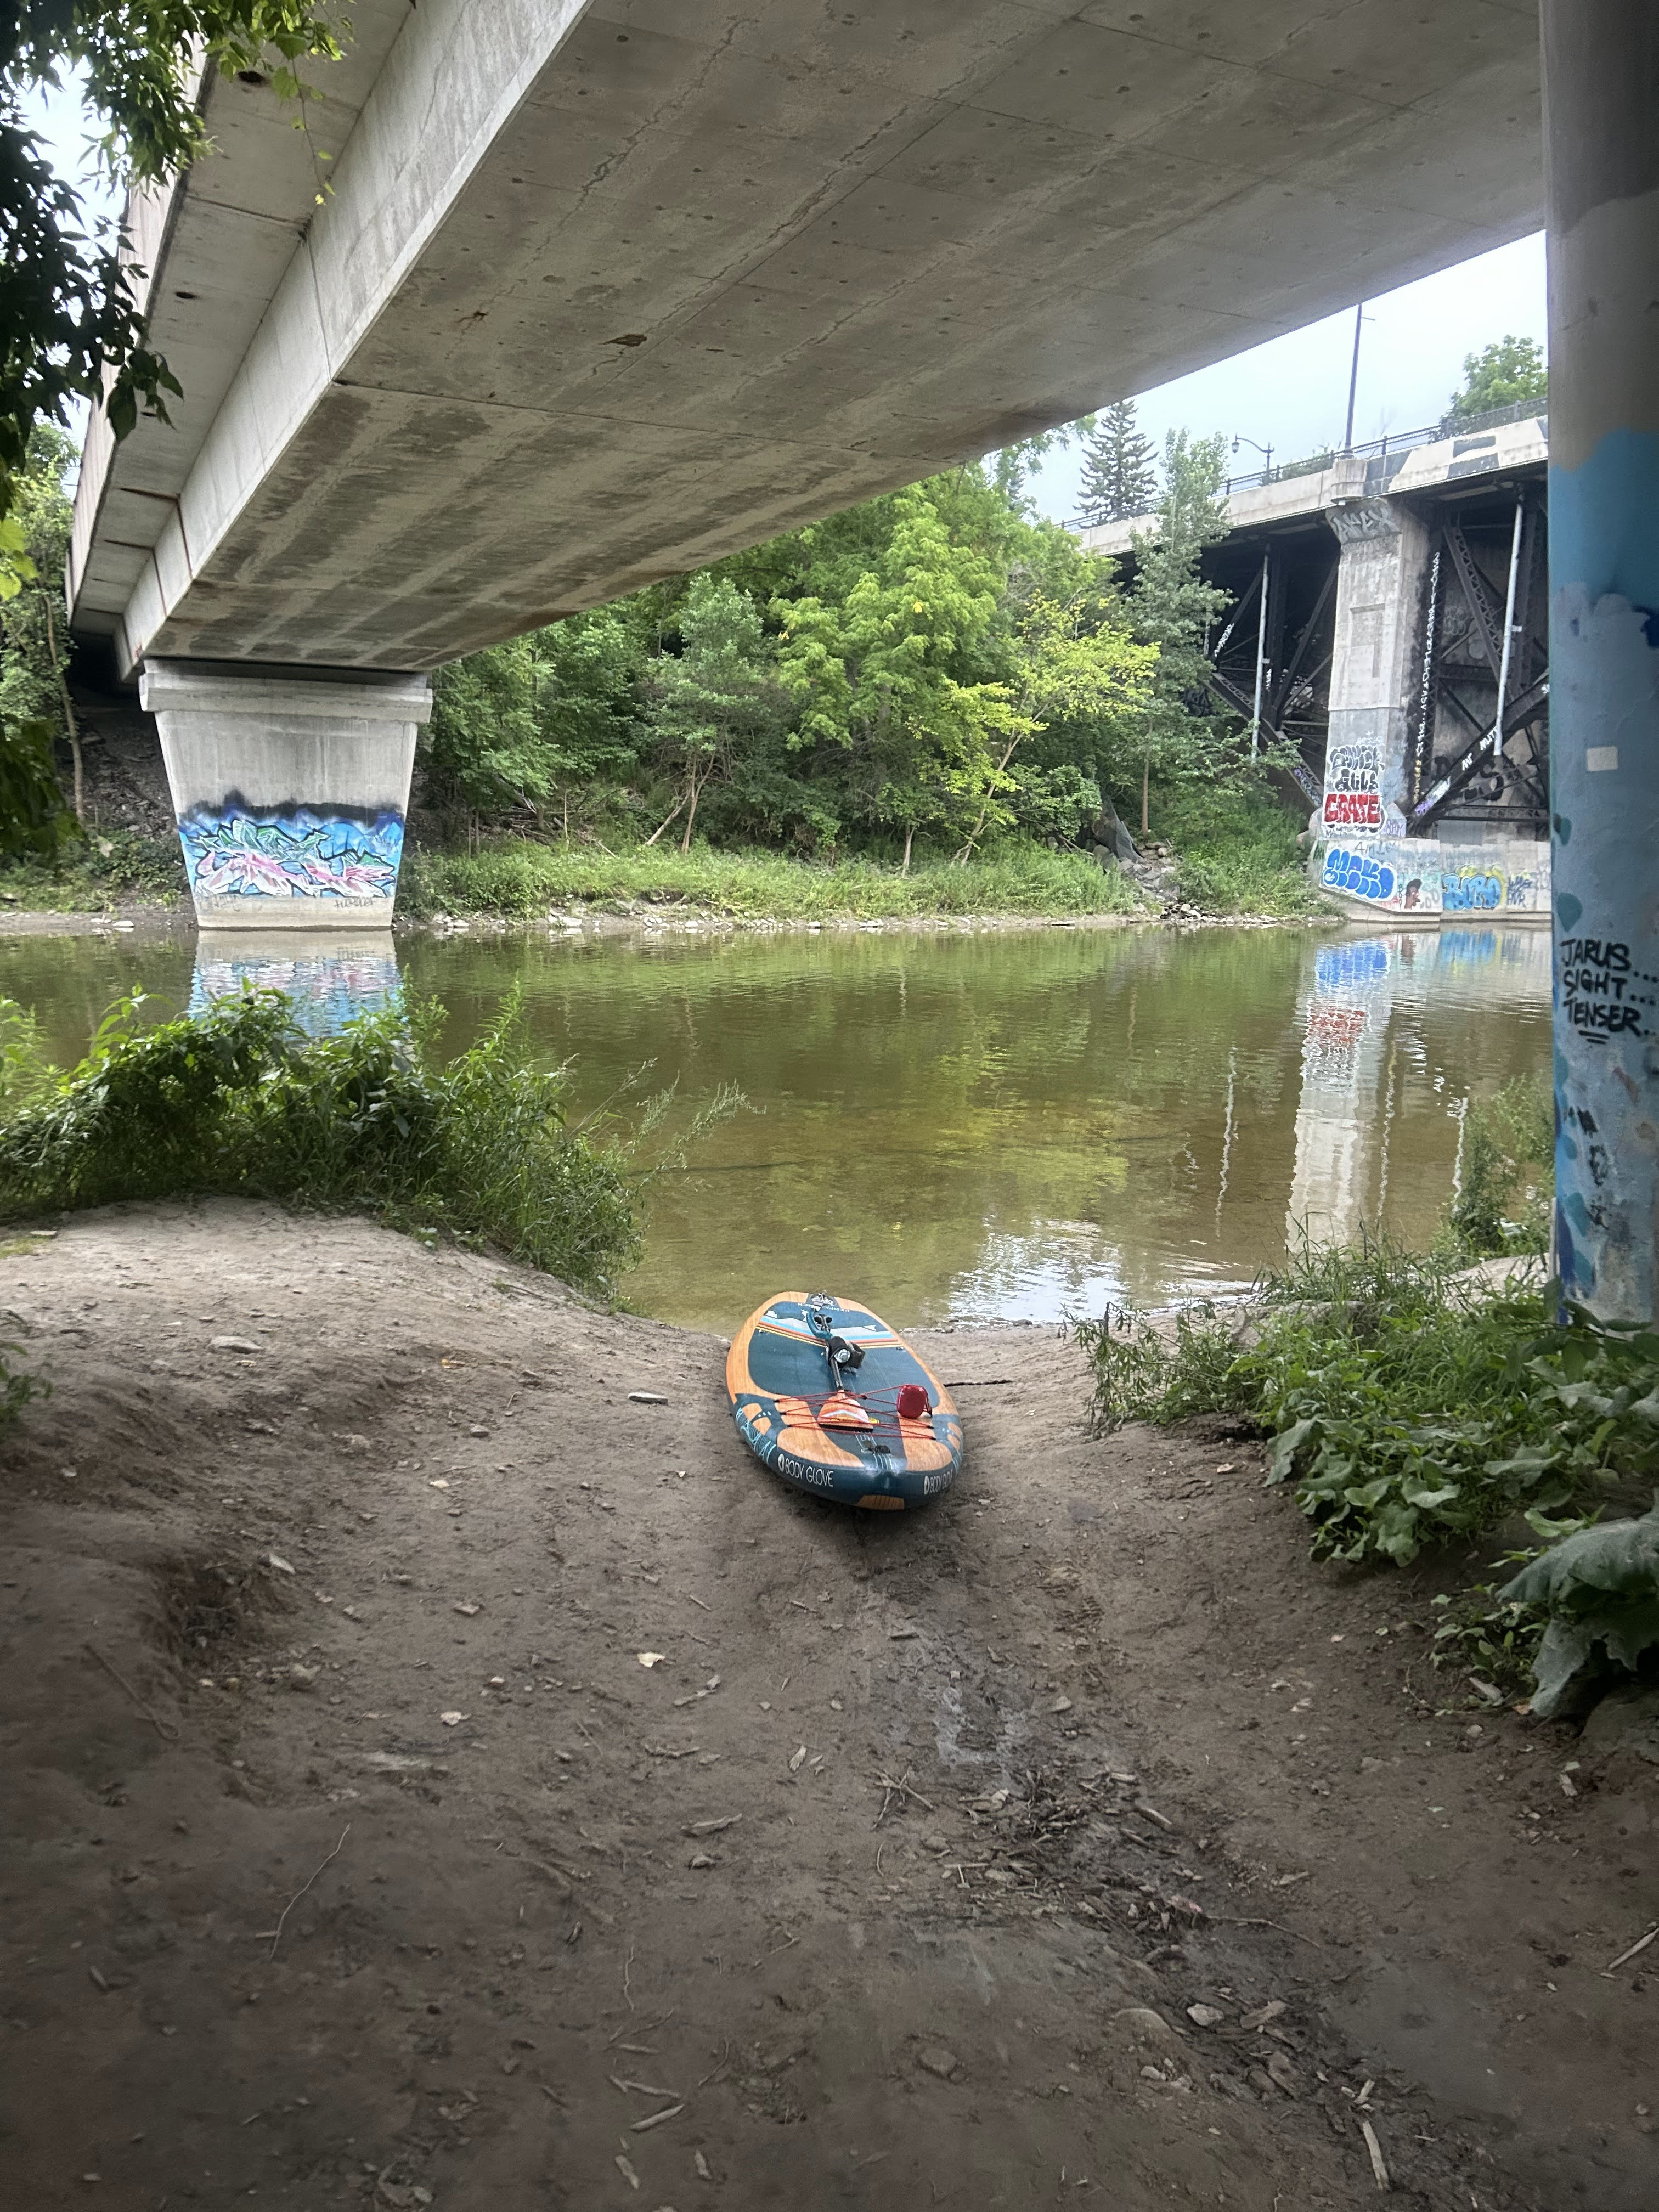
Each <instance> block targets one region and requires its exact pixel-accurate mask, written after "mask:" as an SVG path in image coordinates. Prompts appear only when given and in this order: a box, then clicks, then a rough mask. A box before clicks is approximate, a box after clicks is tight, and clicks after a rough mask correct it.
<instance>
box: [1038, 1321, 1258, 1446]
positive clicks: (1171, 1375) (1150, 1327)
mask: <svg viewBox="0 0 1659 2212" xmlns="http://www.w3.org/2000/svg"><path fill="white" fill-rule="evenodd" d="M1236 1328H1237V1322H1236V1321H1235V1322H1234V1323H1233V1324H1232V1325H1231V1326H1230V1325H1229V1324H1228V1323H1227V1322H1224V1321H1223V1320H1222V1319H1221V1318H1220V1316H1218V1313H1217V1311H1216V1309H1215V1307H1214V1306H1213V1304H1210V1303H1209V1302H1208V1301H1207V1300H1206V1301H1205V1302H1204V1303H1202V1304H1198V1305H1193V1306H1188V1307H1185V1308H1183V1309H1182V1310H1181V1311H1180V1312H1179V1313H1177V1314H1176V1316H1174V1318H1173V1320H1172V1322H1170V1323H1169V1324H1167V1325H1166V1327H1165V1328H1159V1327H1158V1325H1157V1323H1156V1322H1152V1321H1151V1320H1149V1319H1148V1318H1147V1317H1146V1316H1145V1315H1141V1314H1137V1313H1135V1312H1133V1310H1131V1309H1129V1308H1127V1307H1116V1308H1115V1307H1112V1306H1108V1307H1107V1309H1106V1311H1105V1312H1104V1314H1103V1316H1101V1318H1100V1319H1099V1320H1098V1321H1091V1320H1087V1319H1083V1318H1078V1317H1075V1316H1074V1317H1073V1319H1072V1320H1071V1321H1070V1322H1068V1323H1067V1329H1068V1333H1069V1334H1070V1336H1071V1339H1072V1341H1073V1343H1074V1344H1077V1345H1079V1346H1081V1348H1082V1350H1083V1351H1084V1352H1085V1354H1086V1355H1087V1357H1088V1358H1089V1361H1090V1364H1091V1366H1092V1368H1093V1370H1094V1395H1093V1396H1092V1397H1091V1400H1090V1405H1089V1419H1090V1426H1091V1429H1092V1430H1093V1431H1094V1433H1095V1434H1096V1435H1097V1436H1109V1435H1111V1433H1112V1432H1113V1431H1115V1430H1116V1429H1120V1428H1121V1427H1122V1426H1123V1425H1124V1423H1125V1422H1126V1421H1150V1422H1151V1423H1152V1424H1153V1425H1155V1426H1158V1427H1166V1426H1168V1425H1170V1423H1172V1422H1175V1421H1182V1420H1185V1419H1188V1416H1189V1415H1192V1414H1194V1413H1248V1412H1249V1410H1250V1393H1249V1385H1248V1384H1247V1383H1245V1382H1244V1381H1243V1379H1242V1378H1236V1377H1235V1375H1234V1370H1235V1368H1236V1367H1237V1364H1238V1352H1239V1346H1238V1338H1237V1334H1236Z"/></svg>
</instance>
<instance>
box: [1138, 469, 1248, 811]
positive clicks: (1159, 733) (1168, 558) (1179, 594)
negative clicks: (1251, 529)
mask: <svg viewBox="0 0 1659 2212" xmlns="http://www.w3.org/2000/svg"><path fill="white" fill-rule="evenodd" d="M1226 466H1227V463H1226V447H1225V444H1224V442H1223V441H1222V440H1221V439H1220V438H1200V439H1196V440H1192V439H1189V438H1188V435H1187V433H1186V431H1185V430H1172V431H1171V432H1170V435H1169V436H1168V438H1167V439H1166V440H1165V441H1164V496H1163V497H1162V499H1161V500H1159V501H1158V520H1157V526H1156V528H1155V529H1154V530H1152V531H1151V532H1148V533H1147V534H1146V535H1145V536H1144V537H1137V538H1136V539H1135V556H1136V559H1137V562H1138V563H1139V568H1138V573H1137V574H1136V577H1135V580H1134V583H1133V586H1132V587H1131V589H1130V591H1129V592H1128V594H1127V598H1128V605H1129V612H1130V617H1131V619H1132V621H1133V624H1134V629H1135V635H1137V636H1138V637H1139V638H1140V639H1141V640H1143V641H1144V642H1145V643H1146V644H1148V645H1155V646H1156V647H1158V665H1157V668H1156V670H1155V671H1154V674H1153V678H1152V690H1151V693H1150V696H1149V698H1148V701H1147V706H1146V714H1145V716H1144V718H1143V720H1142V721H1141V725H1140V732H1139V745H1140V755H1141V760H1140V829H1141V835H1142V836H1146V834H1147V831H1148V829H1149V828H1150V826H1151V825H1150V823H1149V821H1148V817H1147V806H1148V798H1149V793H1150V787H1151V782H1152V771H1153V769H1157V770H1158V774H1159V775H1160V776H1164V777H1169V778H1172V779H1177V780H1179V779H1185V778H1191V777H1197V776H1202V775H1213V774H1214V773H1215V772H1216V770H1217V769H1218V766H1219V765H1220V757H1219V756H1220V748H1221V747H1222V745H1223V744H1224V742H1225V739H1224V732H1223V730H1222V727H1221V726H1220V724H1219V723H1218V720H1217V718H1216V717H1215V716H1213V715H1212V714H1206V712H1205V710H1204V709H1205V703H1206V691H1205V688H1204V687H1205V684H1206V679H1207V678H1208V677H1209V674H1210V670H1211V664H1210V661H1209V658H1208V655H1207V653H1206V650H1205V647H1206V641H1207V640H1208V637H1209V634H1210V630H1211V629H1212V626H1213V624H1214V623H1215V622H1216V620H1217V618H1218V617H1219V616H1220V614H1221V613H1222V611H1224V610H1225V607H1226V606H1227V605H1228V595H1227V593H1226V592H1224V591H1221V590H1219V589H1218V587H1217V586H1215V585H1213V584H1206V582H1205V580H1204V578H1203V574H1202V573H1201V570H1200V565H1199V564H1200V558H1201V556H1202V554H1203V551H1204V549H1205V547H1206V545H1213V544H1216V542H1217V541H1218V539H1219V538H1225V536H1226V534H1227V509H1226V501H1225V498H1224V496H1223V494H1222V489H1221V488H1222V485H1223V483H1225V477H1226Z"/></svg>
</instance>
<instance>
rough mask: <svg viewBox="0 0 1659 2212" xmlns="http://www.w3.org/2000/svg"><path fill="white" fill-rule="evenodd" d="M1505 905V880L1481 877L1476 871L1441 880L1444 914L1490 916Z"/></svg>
mask: <svg viewBox="0 0 1659 2212" xmlns="http://www.w3.org/2000/svg"><path fill="white" fill-rule="evenodd" d="M1503 903H1504V878H1503V877H1502V876H1492V875H1481V874H1480V873H1479V872H1476V871H1475V870H1474V869H1465V870H1464V871H1462V873H1460V874H1458V875H1455V876H1450V875H1443V876H1442V877H1441V878H1440V908H1441V911H1442V913H1443V914H1490V913H1492V912H1493V911H1494V910H1495V909H1496V908H1498V907H1500V906H1502V905H1503Z"/></svg>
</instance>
